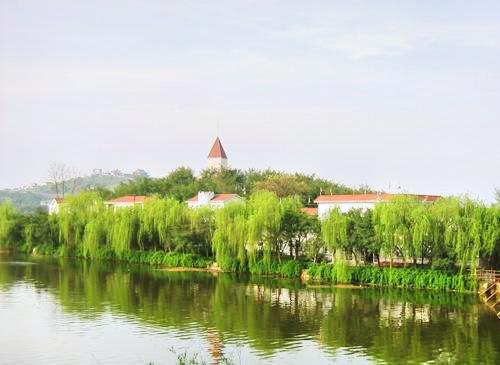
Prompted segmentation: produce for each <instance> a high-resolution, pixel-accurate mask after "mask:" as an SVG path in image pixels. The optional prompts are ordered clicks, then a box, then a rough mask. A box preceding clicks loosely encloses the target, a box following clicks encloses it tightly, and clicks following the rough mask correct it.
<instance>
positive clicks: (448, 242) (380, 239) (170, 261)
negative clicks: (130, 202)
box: [0, 190, 500, 289]
mask: <svg viewBox="0 0 500 365" xmlns="http://www.w3.org/2000/svg"><path fill="white" fill-rule="evenodd" d="M301 207H302V203H301V201H300V198H299V197H297V196H294V197H281V198H280V197H279V196H278V195H276V194H275V193H274V192H271V191H267V190H262V191H256V192H254V193H253V194H252V195H251V196H249V197H248V199H247V200H246V201H244V202H239V203H233V204H229V205H227V206H225V207H224V208H221V209H215V210H213V209H208V208H200V209H189V208H188V207H187V205H186V204H184V203H183V202H180V201H179V200H177V199H173V198H160V197H157V196H156V197H152V198H151V199H149V200H148V201H146V202H145V204H144V206H141V207H135V208H127V209H116V210H113V209H112V208H110V207H107V206H106V205H105V204H104V202H103V199H102V198H101V196H100V194H99V193H97V192H85V193H81V194H79V195H74V196H71V197H68V198H67V199H66V200H65V202H64V204H63V205H62V206H61V208H60V212H59V214H57V215H53V216H48V215H46V214H44V213H41V212H37V213H35V214H28V215H23V214H19V213H17V212H16V211H15V210H14V209H13V208H12V206H11V205H10V204H8V203H5V204H2V205H0V244H1V245H4V246H5V245H7V246H11V247H17V248H18V249H21V250H24V251H26V252H32V251H33V250H35V251H37V252H41V253H51V254H57V255H61V256H80V257H85V258H90V259H98V258H105V259H119V260H126V261H131V262H147V263H150V264H153V265H158V266H176V265H180V266H190V267H206V266H208V265H210V262H216V263H217V265H218V266H219V267H220V268H221V269H223V270H227V271H233V272H250V273H256V274H276V275H281V276H285V277H297V276H299V275H300V272H301V270H302V268H303V267H305V266H307V265H308V263H311V262H313V263H318V264H319V266H318V265H312V266H311V268H310V269H309V270H310V271H311V276H313V277H319V278H322V279H324V278H325V277H328V278H330V281H332V282H339V283H342V282H352V281H357V282H361V283H366V282H375V283H378V284H380V285H382V284H383V283H386V282H387V280H386V279H380V278H381V277H383V275H386V274H383V275H382V274H381V272H379V271H376V270H375V269H377V268H370V269H366V270H375V271H369V274H366V275H368V277H370V278H372V277H373V275H374V276H376V277H377V278H379V279H376V280H375V279H373V280H372V279H369V280H368V279H366V277H367V276H366V275H365V274H363V275H361V274H360V273H364V271H359V270H358V271H353V269H352V268H351V267H349V265H351V264H352V263H355V264H357V266H359V265H360V264H362V263H365V264H371V263H374V262H375V263H376V264H378V266H390V267H396V266H405V267H410V266H411V267H412V269H411V270H414V269H413V268H416V267H418V266H423V267H424V268H427V269H438V270H437V271H439V272H450V273H452V276H453V275H466V274H467V272H466V271H465V270H469V269H470V271H471V272H472V273H473V272H474V270H475V269H476V267H477V265H478V264H479V263H480V261H482V262H483V263H485V264H486V265H488V266H492V265H495V263H498V258H499V257H500V207H499V206H498V205H493V206H489V207H488V206H485V205H483V204H481V203H478V202H475V201H472V200H469V199H457V198H447V199H440V200H438V201H436V202H434V203H422V202H419V201H417V200H415V199H413V198H411V197H405V196H402V197H398V198H396V199H394V200H393V201H391V202H388V203H383V204H378V205H377V206H376V207H375V209H374V210H373V211H365V212H363V211H351V212H349V213H347V214H341V213H340V212H339V211H338V210H332V211H331V212H330V214H328V215H327V216H326V217H325V218H324V219H322V220H321V221H319V220H318V218H317V217H315V216H310V215H307V214H305V213H303V212H302V211H301ZM35 246H36V247H35ZM351 259H352V260H351ZM330 261H332V262H333V265H332V264H330V263H327V264H321V262H330ZM363 270H364V269H363ZM377 270H379V269H377ZM408 270H410V269H409V268H408ZM383 272H384V273H385V271H383ZM389 272H391V273H394V272H398V274H397V275H403V276H402V277H401V278H400V279H397V278H396V279H394V283H395V284H393V283H392V281H391V280H393V279H390V280H389V281H388V282H389V285H396V286H405V285H406V284H405V283H406V282H407V281H405V280H407V277H410V278H412V279H408V280H417V281H418V280H420V279H422V277H423V278H425V279H422V280H423V283H424V284H422V285H428V286H430V287H434V286H435V285H434V283H435V282H437V281H440V280H444V279H443V278H440V279H439V280H438V279H435V278H430V277H428V276H426V275H427V274H425V273H424V271H418V270H417V271H415V272H414V271H389ZM403 273H404V274H403ZM391 275H393V276H394V275H396V274H391ZM397 275H396V277H397ZM407 275H408V276H407ZM422 275H423V276H422ZM393 276H391V278H392V277H393ZM448 276H449V275H448ZM460 277H462V276H460ZM384 280H385V281H384ZM446 280H448V279H446ZM450 280H451V279H450ZM453 280H455V279H453ZM457 280H458V279H457ZM467 285H468V284H463V285H462V284H460V283H459V281H456V280H455V281H453V282H452V283H451V284H450V283H449V282H447V283H446V284H442V285H441V284H439V285H437V286H443V287H447V288H449V289H459V288H468V286H467ZM414 286H415V287H420V286H419V284H417V282H415V283H414Z"/></svg>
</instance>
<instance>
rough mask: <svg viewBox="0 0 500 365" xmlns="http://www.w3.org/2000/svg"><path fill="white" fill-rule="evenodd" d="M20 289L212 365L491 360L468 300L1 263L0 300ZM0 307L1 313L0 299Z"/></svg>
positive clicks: (499, 324) (494, 350) (489, 340)
mask: <svg viewBox="0 0 500 365" xmlns="http://www.w3.org/2000/svg"><path fill="white" fill-rule="evenodd" d="M10 261H12V260H10ZM20 283H24V284H26V285H28V287H29V288H32V289H30V290H34V291H35V292H38V293H48V294H49V295H50V297H51V298H52V300H53V301H54V302H55V303H56V305H57V307H59V308H62V309H63V312H64V313H66V314H70V315H71V316H72V317H71V318H73V319H72V320H71V322H69V323H67V325H68V326H75V327H76V328H77V330H79V331H83V332H85V331H93V330H95V326H98V325H103V324H102V322H101V321H102V319H103V318H106V316H109V314H112V315H113V316H114V317H113V321H115V322H117V323H118V324H117V323H115V325H118V326H119V325H122V324H126V323H129V322H134V323H135V322H140V323H142V324H144V325H146V327H143V328H142V332H141V333H140V335H141V336H146V337H147V336H152V335H153V334H154V333H155V331H157V332H158V333H162V334H165V333H168V336H174V337H176V338H177V339H179V340H185V341H187V343H196V344H199V343H200V341H201V342H202V343H203V349H204V351H205V352H206V354H208V355H209V357H210V358H211V359H212V360H213V361H214V363H216V361H217V360H218V359H220V358H221V357H222V356H224V355H230V356H231V355H234V354H233V353H231V351H232V350H231V349H234V347H235V346H240V347H243V348H244V347H245V346H247V347H248V348H249V351H248V352H249V353H251V354H253V355H252V356H253V357H251V356H250V355H249V357H248V358H245V359H242V360H241V361H242V363H244V364H247V363H251V362H252V361H254V360H252V359H254V358H257V359H260V361H262V362H266V361H269V362H275V363H280V361H281V360H280V359H285V358H290V359H293V358H296V359H299V355H295V354H302V355H304V356H306V355H307V357H306V358H314V356H318V359H320V360H318V363H320V362H321V359H323V360H324V361H335V360H338V361H341V360H342V361H344V360H345V359H346V358H347V359H350V360H351V361H352V360H353V359H355V360H364V361H365V362H384V363H393V364H400V363H408V362H411V363H422V362H428V361H432V360H435V361H436V362H437V363H440V362H443V363H450V362H451V363H471V364H476V363H485V364H495V363H500V337H499V333H500V331H499V330H500V321H498V320H496V319H495V318H494V317H493V316H492V315H491V314H490V313H489V312H487V311H485V310H483V309H482V307H481V306H480V305H478V304H477V302H476V298H475V297H474V296H473V295H459V294H451V293H438V292H427V291H413V292H408V291H399V290H380V289H331V288H306V287H304V286H302V285H301V284H300V283H298V282H295V281H279V280H275V279H269V278H248V277H236V276H234V275H228V274H220V275H214V274H209V273H185V272H181V273H166V272H160V271H150V270H148V269H144V268H143V269H141V268H131V267H129V266H120V265H114V264H102V263H101V264H98V263H95V262H93V263H89V262H74V261H67V260H66V261H58V262H57V261H53V262H48V261H38V262H36V263H35V264H31V265H27V264H25V262H24V264H19V262H18V263H13V262H3V263H0V299H1V297H2V296H6V295H8V294H9V293H10V294H12V293H14V292H15V290H14V289H15V288H16V285H19V284H20ZM1 310H3V311H4V313H5V311H6V310H7V309H6V308H2V307H1V301H0V311H1ZM55 320H61V318H56V319H55ZM165 331H167V332H165ZM20 340H22V339H20ZM195 340H196V341H197V342H196V341H195ZM103 341H113V339H112V338H107V337H106V336H104V338H103ZM193 341H194V342H193ZM126 348H127V346H126V344H125V346H124V349H125V350H126ZM246 354H247V352H245V351H244V354H242V356H243V357H244V356H246ZM287 356H288V357H287ZM146 358H147V357H146ZM297 361H299V360H297ZM281 363H282V362H281ZM296 363H298V362H296Z"/></svg>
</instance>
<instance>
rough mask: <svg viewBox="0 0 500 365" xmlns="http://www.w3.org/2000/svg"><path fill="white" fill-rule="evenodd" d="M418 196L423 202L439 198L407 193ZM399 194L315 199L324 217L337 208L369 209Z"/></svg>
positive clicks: (342, 210) (320, 214)
mask: <svg viewBox="0 0 500 365" xmlns="http://www.w3.org/2000/svg"><path fill="white" fill-rule="evenodd" d="M405 195H409V196H412V197H416V198H417V199H418V200H420V201H422V202H426V201H427V202H433V201H436V200H437V199H439V198H440V197H439V196H438V195H414V194H405ZM396 196H398V194H386V193H381V194H380V193H376V194H351V195H320V196H318V197H317V198H316V200H315V201H314V202H315V203H316V204H318V216H319V218H323V217H325V216H327V215H328V213H329V212H330V211H331V210H332V209H335V208H338V209H339V210H340V212H341V213H347V212H348V211H350V210H353V209H361V210H363V211H364V210H367V209H372V208H373V207H374V206H375V204H377V203H381V202H388V201H390V200H391V199H393V198H394V197H396Z"/></svg>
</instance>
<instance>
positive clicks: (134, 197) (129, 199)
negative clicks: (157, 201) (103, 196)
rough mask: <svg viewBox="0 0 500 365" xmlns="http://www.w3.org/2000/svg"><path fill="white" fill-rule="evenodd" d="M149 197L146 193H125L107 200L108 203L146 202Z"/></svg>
mask: <svg viewBox="0 0 500 365" xmlns="http://www.w3.org/2000/svg"><path fill="white" fill-rule="evenodd" d="M147 199H148V197H147V196H145V195H125V196H121V197H119V198H116V199H113V200H110V201H107V202H106V203H109V204H115V203H144V202H145V201H146V200H147Z"/></svg>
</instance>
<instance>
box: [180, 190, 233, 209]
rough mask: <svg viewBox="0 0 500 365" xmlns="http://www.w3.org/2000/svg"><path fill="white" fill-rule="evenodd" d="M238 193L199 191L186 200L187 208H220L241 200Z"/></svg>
mask: <svg viewBox="0 0 500 365" xmlns="http://www.w3.org/2000/svg"><path fill="white" fill-rule="evenodd" d="M241 200H242V198H241V197H240V196H239V195H238V194H215V193H214V192H212V191H200V192H198V194H197V195H195V196H193V197H192V198H191V199H188V200H187V201H186V203H187V205H188V207H189V208H198V207H206V206H208V207H210V208H222V207H224V205H226V204H228V203H233V202H238V201H241Z"/></svg>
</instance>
